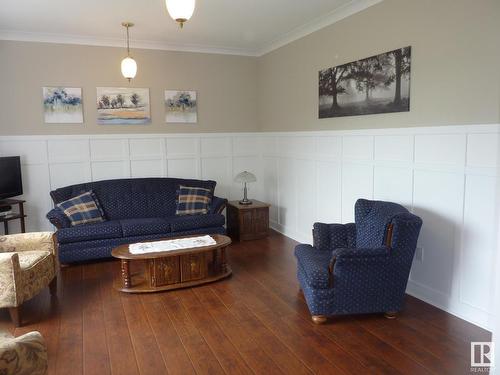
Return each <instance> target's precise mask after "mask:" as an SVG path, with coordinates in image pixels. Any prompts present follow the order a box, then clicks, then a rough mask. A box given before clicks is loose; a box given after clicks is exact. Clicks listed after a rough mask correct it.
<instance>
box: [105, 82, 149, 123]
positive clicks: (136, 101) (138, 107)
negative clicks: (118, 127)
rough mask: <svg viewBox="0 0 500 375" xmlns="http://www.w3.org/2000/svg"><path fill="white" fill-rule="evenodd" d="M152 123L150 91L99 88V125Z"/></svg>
mask: <svg viewBox="0 0 500 375" xmlns="http://www.w3.org/2000/svg"><path fill="white" fill-rule="evenodd" d="M149 122H151V111H150V105H149V89H140V88H129V87H125V88H124V87H98V88H97V123H98V124H101V125H115V124H122V125H143V124H147V123H149Z"/></svg>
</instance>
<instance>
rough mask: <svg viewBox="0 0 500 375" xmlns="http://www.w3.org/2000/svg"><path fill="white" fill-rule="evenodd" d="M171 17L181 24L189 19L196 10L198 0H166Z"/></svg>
mask: <svg viewBox="0 0 500 375" xmlns="http://www.w3.org/2000/svg"><path fill="white" fill-rule="evenodd" d="M165 1H166V5H167V10H168V13H169V14H170V17H172V18H173V19H174V20H176V21H177V22H179V23H180V24H181V27H182V25H183V23H184V22H186V21H188V20H189V19H190V18H191V16H192V15H193V12H194V7H195V5H196V0H165Z"/></svg>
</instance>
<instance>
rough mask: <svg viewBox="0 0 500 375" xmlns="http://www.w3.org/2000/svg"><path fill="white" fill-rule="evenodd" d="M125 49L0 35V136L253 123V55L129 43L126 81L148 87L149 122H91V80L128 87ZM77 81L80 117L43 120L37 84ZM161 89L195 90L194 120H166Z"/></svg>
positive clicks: (225, 128) (219, 128)
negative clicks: (130, 65) (134, 69)
mask: <svg viewBox="0 0 500 375" xmlns="http://www.w3.org/2000/svg"><path fill="white" fill-rule="evenodd" d="M124 53H125V50H124V48H112V47H93V46H78V45H62V44H49V43H26V42H6V41H0V116H1V117H0V135H14V134H99V133H169V132H183V133H184V132H186V133H187V132H233V131H234V132H238V131H252V130H257V114H256V106H257V104H256V97H257V96H256V69H257V63H256V59H255V58H251V57H239V56H229V55H215V54H202V53H185V52H168V51H157V50H133V51H132V53H133V56H134V58H135V59H136V61H137V64H138V73H137V76H136V78H135V79H134V80H133V81H132V83H131V86H133V87H149V88H150V102H151V116H152V123H151V124H149V125H107V126H105V125H97V123H96V104H95V103H96V87H97V86H116V87H126V86H128V82H127V80H125V79H124V78H123V77H122V75H121V73H120V61H121V59H122V58H123V57H124ZM58 85H60V86H69V87H82V88H83V107H84V124H72V125H61V124H45V123H44V120H43V111H42V86H58ZM165 89H192V90H197V91H198V100H199V108H198V124H186V125H178V124H177V125H176V124H166V123H165V111H164V104H163V97H164V90H165Z"/></svg>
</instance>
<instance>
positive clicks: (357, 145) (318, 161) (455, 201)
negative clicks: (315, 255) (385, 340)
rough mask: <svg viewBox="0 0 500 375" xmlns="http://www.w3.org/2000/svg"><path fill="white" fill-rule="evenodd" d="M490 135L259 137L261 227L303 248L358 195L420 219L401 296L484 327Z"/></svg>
mask: <svg viewBox="0 0 500 375" xmlns="http://www.w3.org/2000/svg"><path fill="white" fill-rule="evenodd" d="M499 131H500V126H499V125H497V124H493V125H475V126H470V125H469V126H449V127H432V128H424V127H419V128H401V129H379V130H356V131H326V132H295V133H292V132H287V133H266V134H265V137H263V138H262V143H261V146H262V155H263V160H264V162H263V165H264V167H263V168H264V169H263V170H264V179H263V181H264V191H265V192H266V193H265V195H264V196H265V198H266V199H267V200H268V201H272V202H275V201H276V202H277V204H278V210H277V211H278V212H277V215H274V216H272V220H271V223H272V225H273V227H274V228H275V229H277V230H279V231H281V232H283V233H285V234H286V235H288V236H290V237H292V238H294V239H295V240H297V241H300V242H309V243H310V242H311V241H312V238H311V233H310V231H311V228H312V224H313V223H314V222H315V221H319V222H327V223H333V222H343V223H346V222H350V221H352V220H354V203H355V201H356V200H357V199H359V198H368V199H372V198H373V199H380V200H390V201H394V202H398V203H400V204H402V205H404V206H405V207H407V208H408V209H410V210H411V211H413V212H414V213H416V214H418V215H419V216H421V217H422V219H423V221H424V225H423V228H422V232H421V236H420V239H419V244H418V246H419V247H420V248H421V249H422V252H423V257H422V261H418V260H415V261H414V262H413V267H412V271H411V275H410V281H409V283H408V288H407V291H408V293H410V294H412V295H414V296H416V297H417V298H420V299H423V300H425V301H427V302H429V303H432V304H433V305H435V306H437V307H439V308H442V309H444V310H446V311H448V312H451V313H453V314H455V315H458V316H460V317H462V318H464V319H466V320H468V321H471V322H473V323H476V324H478V325H480V326H482V327H485V328H489V327H490V326H491V322H492V321H493V306H492V301H493V273H494V270H493V268H492V267H493V266H492V265H493V264H494V259H495V256H496V254H495V252H496V251H495V236H496V231H495V229H494V228H495V225H496V222H495V207H496V205H499V204H500V202H497V201H496V197H495V188H496V187H497V184H498V183H499V180H498V179H499V173H498V168H499V165H498V153H499V152H500V149H499V144H498V139H499ZM313 138H315V139H316V141H315V142H313V141H312V139H313ZM313 144H315V147H313V146H312V145H313ZM313 148H314V150H313ZM273 160H274V161H275V162H274V163H273ZM276 169H277V170H276ZM275 170H276V172H274V171H275ZM274 174H275V175H276V176H277V177H273V175H274ZM274 194H277V197H275V196H274ZM310 197H313V199H310ZM276 220H277V221H276Z"/></svg>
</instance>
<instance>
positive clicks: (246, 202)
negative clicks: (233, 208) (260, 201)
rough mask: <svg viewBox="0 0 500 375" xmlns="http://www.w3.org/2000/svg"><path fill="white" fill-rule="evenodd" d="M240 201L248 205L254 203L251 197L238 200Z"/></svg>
mask: <svg viewBox="0 0 500 375" xmlns="http://www.w3.org/2000/svg"><path fill="white" fill-rule="evenodd" d="M238 203H239V204H242V205H244V206H247V205H249V204H252V201H251V200H250V199H243V200H241V201H238Z"/></svg>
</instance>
